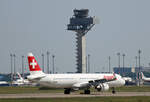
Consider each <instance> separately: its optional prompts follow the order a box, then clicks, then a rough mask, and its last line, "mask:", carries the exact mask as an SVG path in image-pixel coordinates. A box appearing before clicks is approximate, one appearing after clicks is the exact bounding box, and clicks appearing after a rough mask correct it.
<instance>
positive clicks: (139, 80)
mask: <svg viewBox="0 0 150 102" xmlns="http://www.w3.org/2000/svg"><path fill="white" fill-rule="evenodd" d="M141 52H142V51H141V50H140V49H139V51H138V53H139V78H138V79H139V86H140V83H141V78H140V72H141V56H140V54H141Z"/></svg>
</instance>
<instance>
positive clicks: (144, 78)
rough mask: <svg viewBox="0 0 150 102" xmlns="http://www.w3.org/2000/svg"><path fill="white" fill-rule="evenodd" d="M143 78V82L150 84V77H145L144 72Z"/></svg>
mask: <svg viewBox="0 0 150 102" xmlns="http://www.w3.org/2000/svg"><path fill="white" fill-rule="evenodd" d="M141 77H142V80H143V81H144V82H150V77H149V78H148V77H145V76H144V74H143V72H141Z"/></svg>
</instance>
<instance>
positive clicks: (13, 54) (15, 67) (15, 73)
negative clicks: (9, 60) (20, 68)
mask: <svg viewBox="0 0 150 102" xmlns="http://www.w3.org/2000/svg"><path fill="white" fill-rule="evenodd" d="M13 57H14V79H16V55H15V54H13Z"/></svg>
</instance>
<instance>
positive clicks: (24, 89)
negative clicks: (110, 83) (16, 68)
mask: <svg viewBox="0 0 150 102" xmlns="http://www.w3.org/2000/svg"><path fill="white" fill-rule="evenodd" d="M91 90H92V91H96V90H93V89H91ZM63 91H64V89H44V90H39V87H0V94H14V93H15V94H21V93H60V92H62V93H63ZM110 91H111V90H110ZM116 91H117V92H150V86H143V87H142V86H141V87H137V86H124V87H119V88H116ZM77 92H79V91H77Z"/></svg>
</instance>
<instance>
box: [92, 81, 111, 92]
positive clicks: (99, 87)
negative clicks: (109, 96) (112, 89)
mask: <svg viewBox="0 0 150 102" xmlns="http://www.w3.org/2000/svg"><path fill="white" fill-rule="evenodd" d="M95 89H97V91H108V90H109V85H108V84H106V83H103V84H99V85H97V86H96V87H95Z"/></svg>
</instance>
